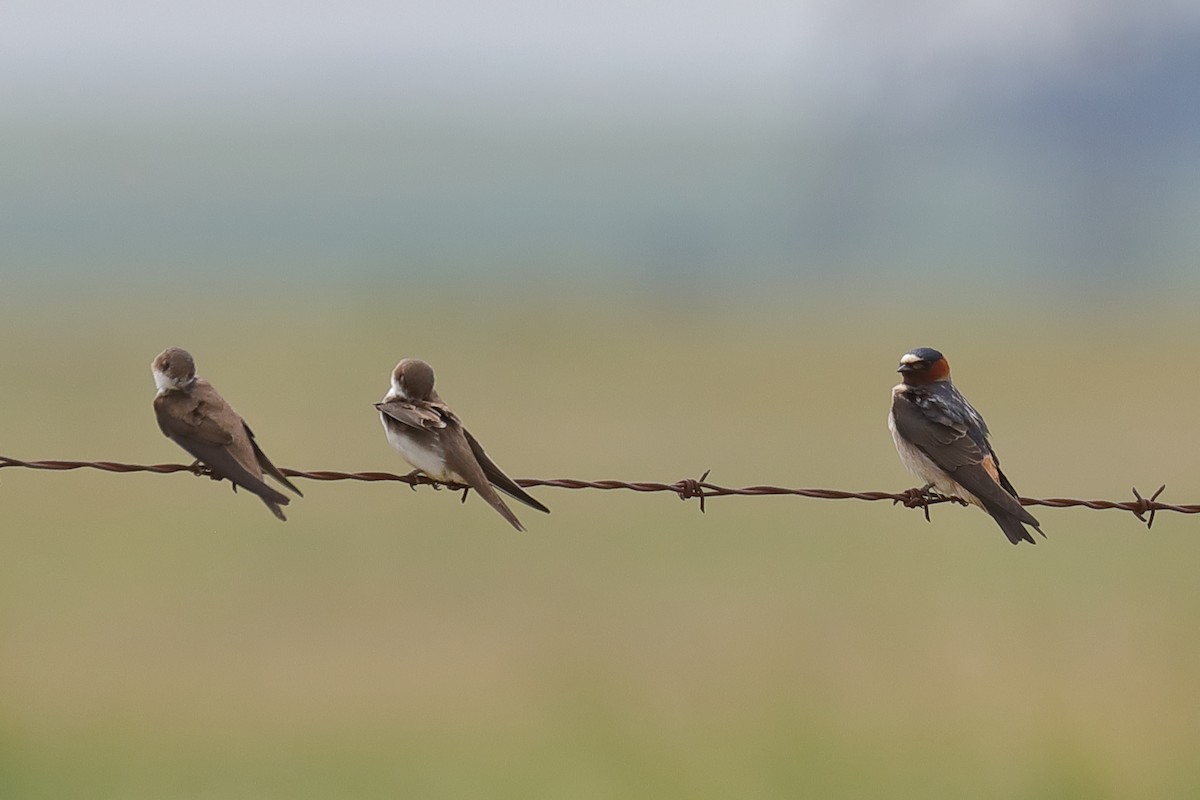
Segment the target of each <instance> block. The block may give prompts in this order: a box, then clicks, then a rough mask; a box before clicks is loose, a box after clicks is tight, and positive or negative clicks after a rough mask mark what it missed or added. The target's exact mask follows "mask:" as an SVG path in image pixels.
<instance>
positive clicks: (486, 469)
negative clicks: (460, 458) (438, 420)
mask: <svg viewBox="0 0 1200 800" xmlns="http://www.w3.org/2000/svg"><path fill="white" fill-rule="evenodd" d="M463 435H464V436H465V437H466V439H467V444H468V445H470V447H471V453H472V454H474V456H475V460H476V461H478V462H479V466H480V467H481V468H482V469H483V474H484V475H486V476H487V479H488V480H489V481H490V482H491V483H492V485H493V486H495V487H496V488H497V489H499V490H500V491H502V492H504V493H505V494H507V495H508V496H509V497H511V498H513V499H514V500H519V501H521V502H522V503H524V504H525V505H527V506H529V507H530V508H536V509H537V510H538V511H544V512H545V513H547V514H549V513H550V509H548V508H546V507H545V506H544V505H542V504H541V503H539V502H538V501H537V500H536V499H535V498H534V497H533V496H532V495H530V494H529V492H527V491H525V490H524V489H523V488H521V486H520V485H519V484H518V483H517V482H516V481H514V480H513V479H512V478H510V477H508V476H507V475H505V474H504V472H503V471H502V470H501V469H500V467H498V466H496V462H494V461H492V459H491V458H490V457H489V456H488V454H487V453H486V452H484V449H483V445H481V444H480V443H479V441H478V440H477V439H476V438H475V437H474V436H472V435H471V432H470V431H469V430H467V429H466V428H463Z"/></svg>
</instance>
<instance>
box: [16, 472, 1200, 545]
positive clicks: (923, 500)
mask: <svg viewBox="0 0 1200 800" xmlns="http://www.w3.org/2000/svg"><path fill="white" fill-rule="evenodd" d="M4 468H24V469H35V470H51V471H67V470H77V469H94V470H100V471H103V472H116V473H131V472H152V473H156V474H159V475H166V474H170V473H174V472H188V473H191V474H192V475H197V476H207V477H213V478H214V479H216V478H215V477H214V476H213V475H212V473H210V472H209V471H208V469H207V468H206V467H205V466H204V465H202V464H200V463H199V462H197V463H195V464H190V465H186V464H125V463H121V462H117V461H55V460H47V461H22V460H20V459H16V458H9V457H8V456H0V469H4ZM280 471H281V472H282V473H283V474H284V475H286V476H288V477H289V478H304V479H306V480H312V481H363V482H367V483H375V482H392V483H404V484H407V485H408V486H410V487H412V488H413V489H414V490H415V489H416V487H417V486H434V487H437V488H440V487H442V486H445V487H446V488H448V489H451V490H463V491H466V490H467V488H468V487H466V486H462V485H460V484H453V483H450V484H443V483H440V482H438V481H434V480H432V479H431V478H429V477H427V476H425V475H421V474H418V473H415V472H412V473H408V474H407V475H397V474H395V473H391V472H340V471H336V470H298V469H288V468H283V469H281V470H280ZM707 479H708V472H705V473H704V474H703V475H701V476H700V478H699V479H696V478H683V479H681V480H678V481H675V482H673V483H656V482H650V481H617V480H601V481H584V480H578V479H575V478H517V479H516V482H517V483H518V484H519V485H521V486H523V487H526V488H529V487H543V486H544V487H550V488H555V489H598V490H602V491H609V490H618V489H619V490H625V491H632V492H667V493H670V494H674V495H676V496H677V497H679V498H680V499H682V500H690V499H693V498H695V499H698V500H699V501H700V510H701V511H702V512H703V511H704V510H705V500H707V499H708V498H712V497H731V496H737V497H765V496H776V495H783V496H794V497H809V498H814V499H817V500H863V501H868V502H874V501H879V500H890V501H891V502H892V504H893V505H895V504H900V505H903V506H905V507H906V508H920V509H923V510H924V512H925V517H926V519H928V518H929V507H930V506H932V505H937V504H939V503H947V502H955V503H959V504H961V505H966V504H965V503H964V502H963V501H962V500H961V499H959V498H957V497H943V496H941V495H936V494H932V493H929V492H926V491H925V490H923V489H908V490H906V491H903V492H849V491H843V490H841V489H804V488H788V487H785V486H743V487H729V486H719V485H717V484H714V483H709V482H708V480H707ZM1164 489H1166V485H1165V484H1164V485H1163V486H1160V487H1159V488H1158V490H1157V491H1155V492H1154V494H1152V495H1150V496H1149V497H1143V496H1142V494H1141V493H1140V492H1138V490H1137V488H1136V487H1135V488H1134V489H1133V490H1132V491H1133V496H1134V499H1133V500H1081V499H1078V498H1072V497H1045V498H1037V497H1021V498H1019V500H1020V501H1021V504H1022V505H1026V506H1047V507H1049V508H1090V509H1094V510H1098V511H1109V510H1112V511H1126V512H1129V513H1131V514H1133V515H1134V516H1135V517H1137V518H1138V519H1139V520H1141V521H1142V522H1144V523H1145V524H1146V527H1147V528H1150V527H1152V526H1153V525H1154V515H1155V513H1157V512H1159V511H1171V512H1175V513H1177V514H1200V504H1195V503H1193V504H1186V505H1176V504H1173V503H1161V502H1158V497H1159V495H1161V494H1162V492H1163V490H1164ZM464 498H465V495H464Z"/></svg>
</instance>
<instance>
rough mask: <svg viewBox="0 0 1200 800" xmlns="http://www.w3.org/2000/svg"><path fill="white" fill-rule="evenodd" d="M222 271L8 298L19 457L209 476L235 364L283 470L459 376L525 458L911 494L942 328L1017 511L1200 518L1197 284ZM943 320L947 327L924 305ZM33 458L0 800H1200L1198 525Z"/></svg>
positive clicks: (3, 449)
mask: <svg viewBox="0 0 1200 800" xmlns="http://www.w3.org/2000/svg"><path fill="white" fill-rule="evenodd" d="M225 291H226V292H227V294H224V295H223V294H219V293H218V292H216V291H212V292H210V293H208V294H206V295H205V296H204V297H203V298H202V299H203V300H204V301H205V304H206V305H208V306H210V307H214V308H218V309H219V311H217V312H214V313H203V312H201V311H199V310H197V307H196V305H195V304H194V303H193V302H192V300H193V298H190V297H188V296H187V295H185V294H183V293H173V294H168V293H162V294H155V295H154V296H152V297H150V296H128V297H122V296H121V291H119V290H112V291H99V292H97V293H96V294H95V296H94V297H93V299H92V300H91V301H90V302H89V303H86V304H85V303H81V302H70V303H65V304H64V303H61V302H55V301H53V299H49V298H42V299H36V300H34V301H29V302H23V301H22V300H21V299H20V298H16V297H13V296H11V295H10V296H8V297H5V298H4V299H3V300H2V301H0V305H2V306H3V312H4V313H3V320H2V321H0V330H2V331H3V341H4V345H3V347H0V375H2V376H3V403H2V404H0V407H2V417H3V418H2V419H0V453H3V454H5V455H11V456H15V457H18V458H29V459H34V458H77V459H112V460H127V461H134V462H162V461H166V462H180V461H186V457H185V456H184V454H183V453H182V452H181V451H179V450H177V449H176V448H175V447H174V445H172V444H171V443H170V442H169V441H167V440H166V439H165V438H163V437H162V436H161V434H160V433H159V432H158V429H157V427H156V426H155V423H154V419H153V413H152V411H151V408H150V401H151V398H152V396H153V392H154V388H153V382H152V379H151V377H150V373H149V366H148V365H149V362H150V359H151V358H152V357H153V356H154V355H155V354H156V353H157V352H158V351H159V350H160V349H162V348H163V347H165V346H167V345H180V346H183V347H187V348H188V349H190V350H191V351H192V352H193V354H194V355H195V356H196V360H197V364H198V367H199V372H200V374H201V375H203V376H204V377H207V378H208V379H209V380H211V381H212V382H213V383H214V384H215V385H216V386H217V387H218V389H219V390H220V391H222V393H224V395H225V396H226V397H227V398H228V399H229V400H230V401H231V402H232V403H233V405H234V407H235V408H237V409H238V410H239V411H240V412H241V413H242V414H243V415H244V416H245V417H246V418H247V419H248V420H249V421H250V423H251V425H252V426H253V427H254V429H255V431H256V433H257V434H258V437H259V441H260V442H261V443H262V444H263V446H264V449H265V450H266V451H267V452H268V453H269V454H270V455H271V457H272V458H273V459H274V460H275V462H276V463H278V464H281V465H284V466H289V467H295V468H301V469H346V470H388V471H396V472H401V471H407V466H406V465H404V464H402V463H401V462H400V460H399V458H398V456H396V455H395V454H394V453H393V452H392V451H391V450H390V449H389V448H388V446H387V444H386V442H385V440H384V437H383V434H382V430H381V428H380V425H379V422H378V420H377V419H376V416H375V413H374V410H373V409H372V408H371V403H373V402H375V401H377V400H378V399H379V398H380V397H381V396H382V394H383V392H384V391H385V389H386V384H387V377H388V373H389V370H390V369H391V367H392V366H393V364H394V363H395V362H396V361H397V360H398V359H399V358H400V357H402V356H405V355H414V356H421V357H423V358H426V359H427V360H429V361H430V362H431V363H432V364H433V365H434V367H435V369H436V370H437V372H438V386H439V390H440V391H441V393H442V395H443V397H444V398H445V399H446V400H447V401H448V402H449V403H450V404H451V405H452V406H453V407H454V408H455V409H456V410H457V411H458V412H459V413H460V415H461V416H462V417H463V418H464V419H465V420H466V422H467V424H468V425H469V426H470V427H471V428H472V430H473V431H474V432H475V433H476V434H477V435H478V436H479V438H480V439H481V440H482V441H483V442H484V443H485V445H486V446H487V447H488V450H489V452H490V453H492V455H494V456H495V457H496V459H497V461H498V462H499V463H500V464H501V466H502V467H504V468H505V469H506V470H507V471H508V472H509V473H510V474H512V475H514V476H518V477H525V476H530V477H534V476H536V477H578V478H588V479H591V478H595V479H599V478H619V479H627V480H661V481H672V480H677V479H679V478H683V477H688V476H696V475H698V474H699V473H700V472H702V471H703V470H705V469H708V468H712V469H713V473H712V478H711V479H712V480H713V481H715V482H718V483H722V484H726V485H746V484H755V483H775V484H782V485H791V486H824V487H832V488H845V489H863V490H865V489H885V490H900V489H904V488H908V487H910V486H912V485H913V484H914V480H913V479H912V478H911V476H909V475H907V474H906V473H905V472H904V471H903V470H902V468H901V467H900V465H899V462H898V460H897V459H896V456H895V453H894V450H893V448H892V443H891V440H890V437H889V435H888V432H887V428H886V424H885V416H886V413H887V406H888V402H889V390H890V387H891V386H892V384H893V383H895V375H894V372H893V370H894V368H895V364H896V361H897V359H898V357H899V356H900V355H901V354H902V353H903V352H904V351H905V350H906V349H908V348H910V347H913V346H917V345H934V346H937V347H939V348H941V349H942V350H943V351H944V352H945V353H946V354H947V356H948V358H949V359H950V361H951V363H952V364H953V365H954V368H955V377H956V380H957V383H958V384H959V386H960V387H961V388H962V389H963V391H964V392H965V393H966V394H967V396H968V397H969V398H970V399H971V400H972V401H973V402H974V403H975V405H976V406H977V407H978V408H979V409H980V410H981V411H982V412H983V413H984V414H985V415H986V416H987V418H988V421H989V423H990V425H991V427H992V431H993V436H994V441H995V444H996V447H997V450H998V452H999V454H1000V456H1001V458H1002V459H1003V462H1004V466H1005V468H1006V470H1007V471H1008V472H1009V475H1010V477H1011V478H1012V479H1013V481H1014V483H1015V484H1016V486H1017V488H1018V489H1019V490H1021V491H1022V493H1024V494H1027V495H1033V496H1083V497H1106V498H1125V497H1128V496H1129V489H1130V487H1131V486H1133V485H1137V486H1138V487H1139V488H1140V489H1142V490H1153V489H1154V488H1155V487H1157V485H1158V484H1159V483H1162V482H1166V483H1167V484H1168V490H1167V493H1166V495H1165V498H1164V499H1167V500H1174V501H1178V502H1196V501H1200V453H1198V452H1197V447H1196V442H1197V441H1198V440H1200V419H1197V417H1196V413H1195V409H1196V402H1197V401H1196V397H1197V390H1198V388H1200V378H1198V377H1197V370H1196V366H1197V354H1196V342H1197V341H1198V340H1200V323H1198V322H1197V320H1196V317H1195V313H1194V308H1192V307H1189V306H1188V305H1186V304H1185V303H1184V302H1182V300H1181V301H1179V302H1177V303H1174V304H1172V303H1170V302H1169V303H1168V304H1167V305H1166V307H1165V308H1164V307H1162V306H1157V307H1156V308H1155V309H1154V310H1153V311H1152V310H1150V307H1149V306H1146V307H1135V308H1126V307H1124V306H1123V305H1122V304H1121V303H1120V302H1117V301H1116V300H1108V299H1105V298H1102V297H1093V298H1078V297H1073V298H1071V299H1070V300H1065V301H1063V302H1061V303H1059V302H1052V301H1038V302H1037V303H1036V304H1035V305H1033V306H1032V307H1031V306H1030V302H1031V301H1029V300H1028V299H1021V303H1022V304H1023V305H1020V304H1019V303H1018V300H1017V299H1014V300H1013V301H1012V302H1011V304H1009V305H1008V306H1005V307H995V308H991V309H982V310H981V309H980V308H978V304H977V303H976V304H967V303H964V302H958V303H946V304H943V306H942V308H943V311H942V312H940V313H938V314H936V315H930V314H929V313H928V312H925V313H921V312H919V311H918V310H916V309H915V308H914V307H913V306H911V305H906V304H905V303H902V302H900V301H897V300H895V299H887V300H885V299H877V300H876V299H872V300H865V301H852V300H850V299H849V298H848V297H845V296H821V295H820V294H819V293H816V292H814V293H811V294H808V295H804V294H803V293H801V292H795V293H794V294H791V295H780V296H776V297H774V298H772V299H769V300H765V299H759V300H758V301H754V300H752V299H744V300H730V299H728V298H719V297H713V298H704V297H691V298H688V299H685V300H683V301H680V302H678V303H675V304H670V303H666V302H664V297H662V296H657V295H655V294H653V293H649V294H639V293H636V292H629V293H624V294H623V293H621V292H619V291H615V290H608V291H603V292H600V293H598V294H595V295H592V296H588V295H584V294H582V293H580V294H573V293H571V292H569V291H563V292H561V293H558V294H549V295H547V296H545V297H535V298H532V299H528V298H521V297H519V296H518V295H517V294H516V293H515V292H514V293H511V294H510V293H506V292H496V293H494V294H493V295H492V297H491V298H490V299H491V300H492V301H493V302H492V303H491V305H489V306H485V305H483V303H482V302H481V301H479V300H471V299H469V298H468V297H467V296H466V293H465V291H464V290H463V288H462V287H459V288H457V289H456V290H455V291H449V290H442V291H437V290H433V289H424V290H422V291H420V292H405V291H401V290H398V289H391V288H388V289H386V290H380V291H378V292H362V293H358V294H355V293H349V292H348V293H343V294H338V293H330V294H326V295H322V296H312V297H307V298H304V297H301V298H300V299H297V298H296V297H294V296H286V297H283V298H282V299H280V298H279V297H278V295H273V294H272V293H271V292H270V291H269V288H268V287H262V289H261V291H259V292H258V296H260V297H263V298H264V300H265V305H263V306H262V307H260V306H259V304H258V303H256V302H253V301H250V300H247V299H244V298H243V297H240V296H235V291H234V289H233V288H232V287H225ZM928 316H936V321H935V322H932V323H925V322H920V321H919V320H920V319H922V318H923V317H928ZM301 488H302V489H303V490H304V492H305V497H304V498H303V499H301V500H297V501H296V502H294V503H293V504H292V505H291V507H290V508H289V510H288V514H289V518H290V519H289V522H288V523H287V524H286V525H282V524H279V523H278V522H276V521H275V520H274V519H273V518H272V517H271V515H270V514H269V513H268V512H267V511H266V509H265V508H264V507H263V506H262V505H261V504H260V503H259V502H258V501H257V500H256V499H254V498H253V497H251V496H249V495H246V494H238V495H234V494H232V493H231V492H230V491H229V489H228V488H227V486H226V485H224V484H221V485H218V484H214V483H212V482H210V481H207V480H198V479H195V478H192V477H189V476H187V475H170V476H158V475H110V474H103V473H94V472H86V473H82V472H77V473H44V472H32V471H27V470H0V508H2V509H3V517H2V522H0V544H2V546H3V553H4V556H3V558H0V682H2V686H3V689H2V690H0V797H4V798H62V797H89V798H122V800H136V799H139V798H156V799H161V798H289V799H290V798H302V797H357V798H372V797H421V798H426V797H428V798H440V797H455V798H459V797H489V798H608V797H647V798H650V797H653V798H669V797H687V798H728V797H740V798H741V797H745V798H749V797H755V798H776V797H777V798H794V797H821V798H831V797H919V798H961V797H974V798H1008V797H1048V798H1049V797H1053V798H1064V797H1078V798H1108V797H1111V798H1127V797H1131V796H1141V797H1150V796H1153V797H1195V796H1197V795H1200V760H1198V759H1197V758H1196V753H1197V748H1198V747H1200V687H1198V680H1200V678H1198V676H1200V592H1198V591H1197V578H1196V566H1197V564H1198V563H1200V518H1195V517H1181V516H1178V515H1169V514H1161V515H1160V516H1159V518H1158V520H1157V521H1156V523H1155V527H1154V530H1153V531H1152V532H1149V533H1147V532H1146V530H1145V529H1144V528H1143V527H1140V526H1139V525H1138V524H1137V523H1136V521H1134V520H1132V519H1131V518H1129V516H1128V515H1122V514H1118V513H1116V512H1096V511H1089V510H1084V509H1075V510H1053V509H1035V513H1036V514H1037V515H1038V516H1039V518H1040V519H1041V520H1042V522H1043V527H1044V529H1045V531H1046V532H1047V534H1048V536H1049V538H1048V540H1046V541H1044V542H1041V543H1039V545H1038V546H1036V547H1029V546H1022V547H1016V548H1014V547H1012V546H1010V545H1009V544H1008V543H1007V542H1006V541H1005V539H1004V537H1003V535H1002V534H1001V532H1000V531H999V529H998V528H996V526H995V525H994V524H993V523H992V522H991V520H990V519H988V518H987V517H986V516H985V515H983V514H982V513H980V512H979V511H977V510H976V509H962V508H956V507H955V508H952V507H944V506H943V507H938V508H935V509H934V510H933V524H927V523H926V522H925V521H924V520H923V519H922V517H921V515H920V514H919V513H917V512H911V511H906V510H904V509H899V508H894V507H892V506H890V505H889V504H887V503H859V502H831V501H818V500H807V499H798V498H727V499H717V500H713V501H710V502H709V504H708V512H707V513H706V514H704V515H701V514H700V513H699V511H698V509H697V507H696V504H695V503H694V501H693V502H691V503H688V504H684V503H682V502H680V501H679V500H677V499H675V498H673V497H671V496H670V495H639V494H633V493H627V492H609V493H603V492H598V491H565V490H554V489H542V490H537V491H536V492H535V493H536V494H537V496H538V497H539V498H540V499H542V500H543V501H545V502H546V503H547V504H548V505H549V506H550V507H551V508H552V509H553V513H552V514H551V515H550V516H549V517H546V516H543V515H540V514H537V513H535V512H533V511H530V510H527V509H523V508H517V513H518V515H519V516H520V517H521V518H522V520H523V521H524V522H525V523H526V525H527V527H528V528H529V531H528V532H527V533H525V534H516V533H514V532H513V531H512V530H510V529H509V528H508V527H507V526H506V525H505V524H504V522H503V520H501V519H500V518H499V517H498V516H497V515H496V514H495V513H494V512H492V511H491V510H490V509H488V508H487V506H486V505H485V504H483V503H482V502H480V501H479V499H478V498H471V499H470V500H468V502H467V503H466V504H465V505H460V504H459V502H458V497H457V496H456V495H453V494H449V493H446V492H440V493H439V492H434V491H432V490H428V489H426V490H422V491H418V492H411V491H409V490H408V489H407V488H404V487H394V486H389V485H381V484H354V483H336V484H332V483H331V484H324V483H312V482H305V483H303V484H302V485H301Z"/></svg>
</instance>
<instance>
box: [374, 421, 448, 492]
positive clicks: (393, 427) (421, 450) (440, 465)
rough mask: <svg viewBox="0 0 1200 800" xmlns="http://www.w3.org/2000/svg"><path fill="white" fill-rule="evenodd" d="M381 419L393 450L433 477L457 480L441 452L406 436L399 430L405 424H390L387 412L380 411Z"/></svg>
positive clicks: (442, 479)
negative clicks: (447, 466) (447, 467)
mask: <svg viewBox="0 0 1200 800" xmlns="http://www.w3.org/2000/svg"><path fill="white" fill-rule="evenodd" d="M379 419H380V421H381V422H382V423H383V430H384V433H386V434H387V440H388V444H390V445H391V446H392V449H393V450H395V451H396V452H397V453H399V454H400V455H401V456H403V457H404V460H405V461H407V462H408V463H409V464H412V465H413V466H414V467H416V468H417V469H419V470H421V472H424V473H425V474H426V475H428V476H429V477H431V478H435V479H437V480H440V481H454V480H456V478H455V476H453V475H451V474H450V473H449V471H448V470H447V469H446V460H445V459H444V458H442V454H441V453H439V452H437V451H436V450H434V449H432V448H429V447H424V446H422V445H420V444H418V443H417V442H416V441H414V440H413V438H412V437H411V436H405V435H404V434H403V433H402V432H401V431H400V430H398V429H402V428H403V426H402V425H400V424H398V423H391V424H389V419H388V416H387V414H384V413H383V412H382V411H381V412H379Z"/></svg>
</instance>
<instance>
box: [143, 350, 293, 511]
mask: <svg viewBox="0 0 1200 800" xmlns="http://www.w3.org/2000/svg"><path fill="white" fill-rule="evenodd" d="M150 370H151V372H152V373H153V374H154V384H155V386H156V387H157V388H158V393H157V394H156V395H155V396H154V414H155V416H157V418H158V427H159V428H160V429H161V430H162V432H163V434H164V435H165V436H166V437H167V438H169V439H170V440H171V441H173V442H175V444H177V445H179V446H180V447H182V448H183V449H184V450H186V451H187V452H188V453H189V454H191V455H192V456H194V457H195V458H196V464H201V463H203V464H204V466H206V467H208V470H209V472H211V473H212V476H213V479H214V480H220V479H221V478H226V479H228V480H229V481H230V482H231V483H232V484H233V489H234V491H237V487H239V486H241V487H242V488H243V489H246V490H248V491H250V492H253V493H254V494H256V495H258V497H259V499H260V500H262V501H263V503H264V504H265V505H266V506H267V508H269V509H270V510H271V513H272V514H274V515H275V516H276V517H278V518H279V519H280V520H283V521H284V522H286V521H287V517H285V516H284V515H283V510H282V509H281V508H280V507H281V506H286V505H287V504H288V503H289V502H290V498H289V497H288V496H287V495H285V494H283V493H282V492H280V491H277V490H276V489H274V488H272V487H271V486H269V485H268V484H267V483H266V482H265V481H264V480H263V473H264V472H265V473H266V474H268V475H270V476H271V477H272V478H274V479H275V480H277V481H279V482H280V483H282V484H283V485H284V486H286V487H287V488H288V489H291V490H292V491H293V492H295V493H296V494H297V495H300V496H301V497H303V496H304V495H303V494H302V493H301V491H300V490H299V489H297V488H296V487H295V486H293V485H292V482H291V481H289V480H288V479H287V477H285V476H284V474H283V473H282V472H280V471H279V469H278V468H276V466H275V465H274V464H272V463H271V460H270V459H269V458H267V455H266V453H264V452H263V451H262V448H260V447H259V446H258V442H256V441H255V440H254V432H253V431H251V430H250V426H249V425H247V424H246V422H245V420H243V419H242V418H241V417H240V416H238V413H237V412H236V411H234V410H233V408H232V407H231V406H230V405H229V403H227V402H226V401H225V398H223V397H221V395H220V394H219V393H218V392H217V390H216V389H214V388H213V386H212V384H211V383H209V382H208V381H206V380H204V379H203V378H198V377H196V362H195V360H194V359H193V358H192V355H191V353H189V352H188V351H187V350H184V349H183V348H180V347H168V348H167V349H166V350H163V351H162V352H161V353H159V354H158V355H157V356H155V357H154V360H153V361H151V362H150Z"/></svg>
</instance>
